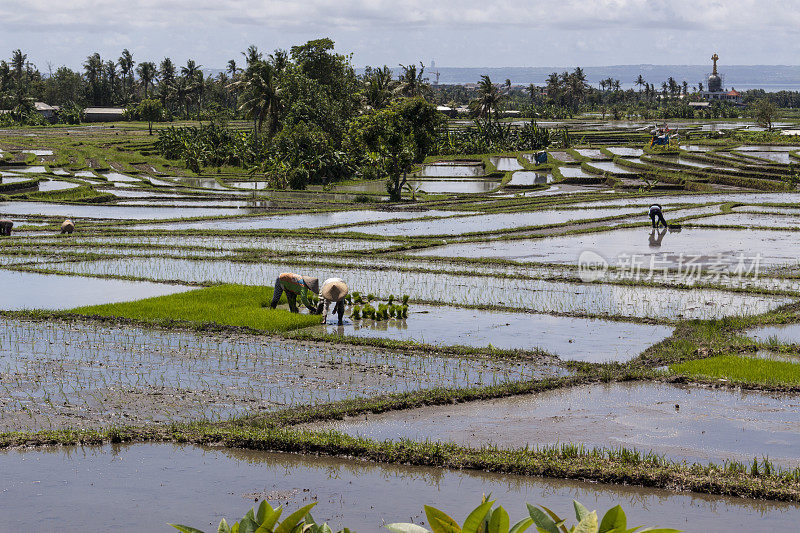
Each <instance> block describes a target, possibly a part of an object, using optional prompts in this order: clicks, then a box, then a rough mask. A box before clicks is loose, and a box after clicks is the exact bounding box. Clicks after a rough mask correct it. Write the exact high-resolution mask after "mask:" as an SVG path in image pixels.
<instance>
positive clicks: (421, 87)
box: [395, 62, 428, 98]
mask: <svg viewBox="0 0 800 533" xmlns="http://www.w3.org/2000/svg"><path fill="white" fill-rule="evenodd" d="M400 68H402V69H403V72H402V73H401V74H400V79H399V82H400V83H399V84H398V85H397V88H396V89H395V91H396V92H397V93H398V94H399V95H401V96H408V97H412V98H413V97H416V96H423V93H425V92H427V90H428V78H426V77H424V74H425V65H423V64H422V62H420V64H419V71H417V66H416V65H413V64H412V65H408V66H405V65H400Z"/></svg>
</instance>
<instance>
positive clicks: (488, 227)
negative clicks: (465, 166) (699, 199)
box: [333, 208, 641, 236]
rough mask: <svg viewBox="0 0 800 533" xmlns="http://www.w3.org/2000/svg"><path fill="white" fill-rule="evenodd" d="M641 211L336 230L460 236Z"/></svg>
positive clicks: (549, 213)
mask: <svg viewBox="0 0 800 533" xmlns="http://www.w3.org/2000/svg"><path fill="white" fill-rule="evenodd" d="M638 212H641V209H640V208H627V209H618V208H615V209H584V210H569V209H562V210H559V209H546V210H541V211H530V212H516V213H496V214H491V215H473V216H460V217H454V218H436V219H430V220H411V221H407V222H395V223H386V224H374V225H367V226H356V227H352V228H339V229H335V230H333V232H334V233H336V232H346V231H356V232H359V233H366V234H368V235H389V236H424V235H460V234H465V233H476V232H492V231H501V230H507V229H511V228H523V227H526V226H544V225H551V224H566V223H568V222H572V221H577V220H588V219H595V218H606V217H618V216H623V215H632V214H634V213H638Z"/></svg>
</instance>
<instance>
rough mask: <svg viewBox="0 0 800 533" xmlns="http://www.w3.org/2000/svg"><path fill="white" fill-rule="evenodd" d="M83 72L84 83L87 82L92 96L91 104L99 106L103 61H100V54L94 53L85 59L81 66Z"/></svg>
mask: <svg viewBox="0 0 800 533" xmlns="http://www.w3.org/2000/svg"><path fill="white" fill-rule="evenodd" d="M83 69H84V71H85V76H86V81H87V82H89V88H90V90H91V94H92V103H93V104H94V105H101V101H100V97H101V88H100V84H101V83H102V81H103V60H102V59H100V54H98V53H97V52H95V53H94V54H92V55H90V56H89V57H87V58H86V62H85V63H84V64H83Z"/></svg>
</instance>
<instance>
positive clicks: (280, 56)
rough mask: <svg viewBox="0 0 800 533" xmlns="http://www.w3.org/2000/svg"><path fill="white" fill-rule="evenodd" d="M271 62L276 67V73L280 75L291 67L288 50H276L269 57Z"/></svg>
mask: <svg viewBox="0 0 800 533" xmlns="http://www.w3.org/2000/svg"><path fill="white" fill-rule="evenodd" d="M269 61H270V63H272V66H273V67H275V71H276V72H277V73H278V74H280V73H281V72H283V71H284V70H286V67H288V66H289V54H287V53H286V50H280V49H278V50H275V51H274V52H272V53H271V54H270V55H269Z"/></svg>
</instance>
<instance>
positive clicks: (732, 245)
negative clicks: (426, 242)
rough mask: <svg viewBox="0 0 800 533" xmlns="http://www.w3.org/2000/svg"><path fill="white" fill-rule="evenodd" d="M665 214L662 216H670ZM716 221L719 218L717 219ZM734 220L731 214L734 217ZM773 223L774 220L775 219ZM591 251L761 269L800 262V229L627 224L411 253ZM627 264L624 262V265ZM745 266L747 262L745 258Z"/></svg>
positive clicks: (658, 262) (557, 255)
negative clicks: (753, 264)
mask: <svg viewBox="0 0 800 533" xmlns="http://www.w3.org/2000/svg"><path fill="white" fill-rule="evenodd" d="M669 216H670V215H669V213H666V217H667V219H668V220H669ZM739 216H747V217H758V215H743V214H741V215H720V216H719V217H706V218H700V219H697V223H698V224H720V220H729V219H728V218H726V217H739ZM718 219H719V220H718ZM733 221H734V222H735V218H734V219H733ZM773 225H775V223H774V222H773ZM587 250H588V251H592V252H595V253H597V254H599V255H600V256H602V257H603V258H605V259H606V260H607V261H608V262H609V264H611V265H616V266H620V265H623V264H630V260H631V256H636V257H637V258H639V259H640V260H641V266H642V267H643V268H649V266H650V264H651V263H650V262H651V258H652V261H655V262H654V263H653V265H654V266H655V267H656V268H658V269H663V268H664V267H667V268H670V269H676V268H678V266H679V265H681V264H686V263H687V262H688V261H689V260H690V259H691V260H692V262H693V264H702V265H708V264H711V263H714V264H722V265H724V266H730V265H737V264H738V263H739V262H740V261H741V260H745V259H746V258H754V257H759V259H758V264H759V265H760V266H761V267H773V266H780V265H793V264H797V263H798V261H800V233H798V232H786V231H777V230H746V229H707V228H688V227H685V228H682V230H681V231H680V232H678V231H668V230H664V229H660V230H658V231H654V230H651V229H650V228H626V229H616V230H610V231H604V232H601V233H592V234H585V235H566V236H556V237H551V238H547V239H515V240H499V241H492V242H488V243H487V242H482V243H458V244H448V245H446V246H441V247H435V248H429V249H426V250H423V251H419V252H413V255H417V256H435V257H471V258H484V257H485V258H495V259H505V260H510V261H518V262H543V263H560V264H573V265H577V264H578V260H579V257H580V255H581V253H583V252H585V251H587ZM626 262H627V263H626ZM748 264H749V261H748Z"/></svg>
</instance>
